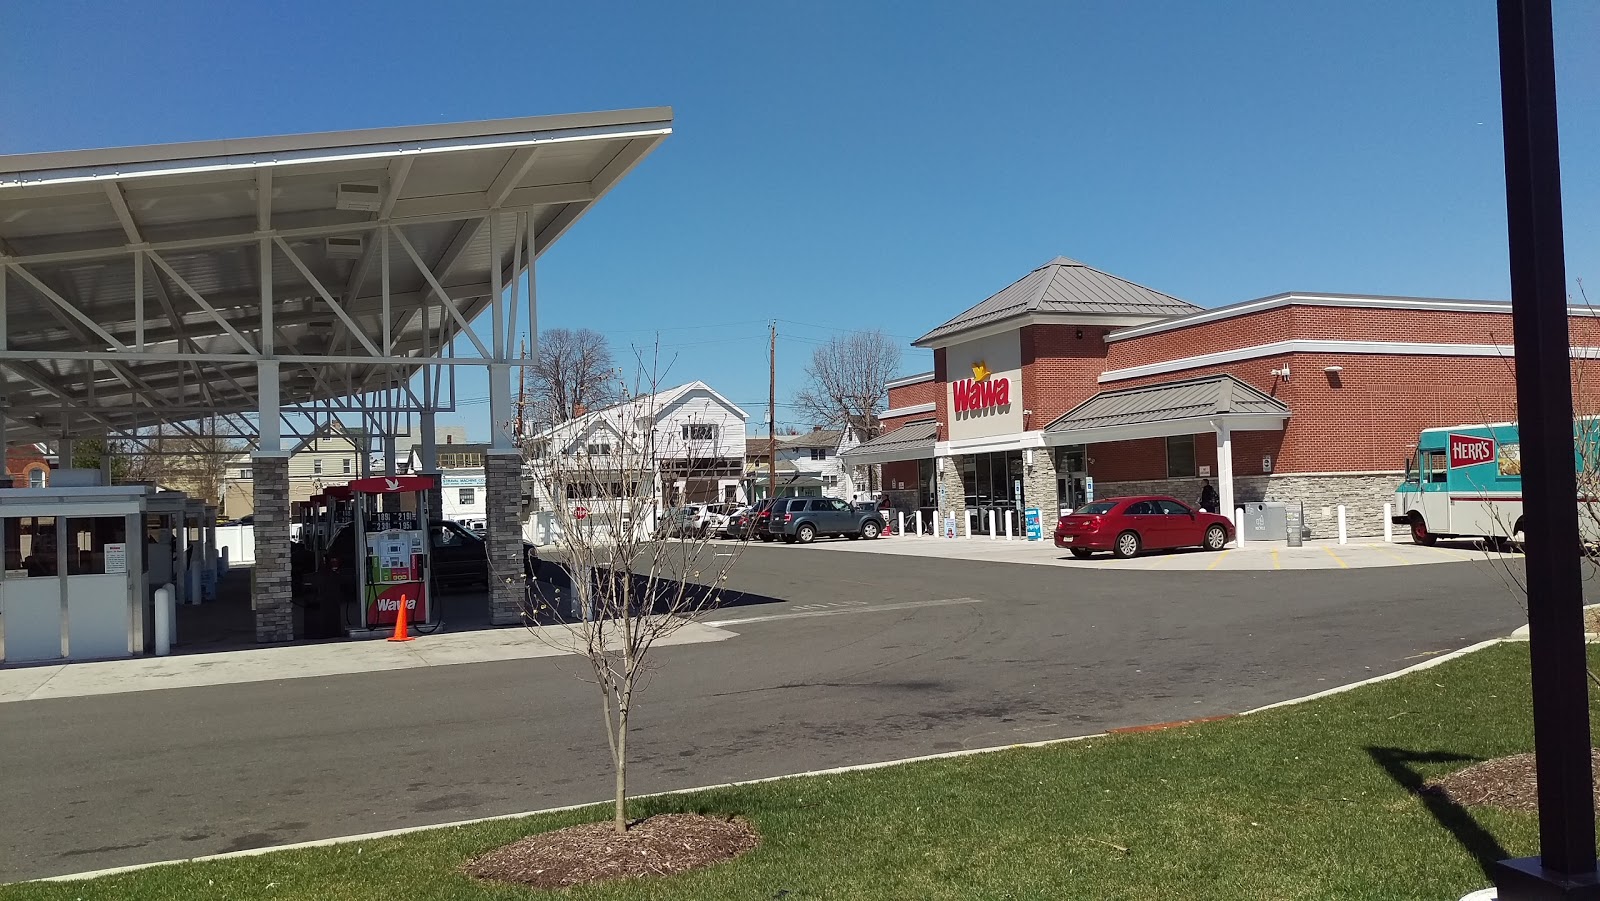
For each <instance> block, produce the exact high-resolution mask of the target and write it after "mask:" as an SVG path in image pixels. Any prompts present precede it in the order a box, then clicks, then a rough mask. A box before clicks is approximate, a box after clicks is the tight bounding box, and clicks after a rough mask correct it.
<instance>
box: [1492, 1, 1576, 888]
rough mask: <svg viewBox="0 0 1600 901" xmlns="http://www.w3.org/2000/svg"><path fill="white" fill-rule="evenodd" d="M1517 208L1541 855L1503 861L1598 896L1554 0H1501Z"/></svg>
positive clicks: (1519, 359)
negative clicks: (1562, 215)
mask: <svg viewBox="0 0 1600 901" xmlns="http://www.w3.org/2000/svg"><path fill="white" fill-rule="evenodd" d="M1499 6H1500V96H1501V111H1502V112H1501V114H1502V117H1503V121H1504V126H1505V148H1506V214H1507V215H1506V220H1507V229H1508V232H1509V238H1510V249H1511V317H1512V326H1513V329H1514V332H1515V340H1516V372H1517V419H1518V421H1519V422H1520V424H1521V442H1522V498H1523V516H1524V530H1523V534H1524V536H1525V537H1526V539H1527V554H1526V559H1525V563H1526V569H1527V586H1528V628H1529V632H1530V636H1529V647H1528V652H1529V655H1530V656H1531V657H1532V659H1533V736H1534V737H1533V742H1534V752H1535V755H1536V757H1537V763H1536V766H1537V769H1538V776H1539V853H1540V856H1539V857H1527V858H1520V859H1516V860H1503V861H1501V862H1500V863H1499V864H1497V865H1496V867H1495V870H1494V880H1495V884H1496V885H1497V886H1498V887H1499V890H1500V899H1501V901H1552V899H1562V901H1574V899H1585V901H1590V899H1600V880H1597V877H1596V873H1595V846H1594V842H1595V826H1594V780H1593V774H1592V773H1591V771H1590V760H1589V748H1590V742H1589V686H1588V682H1587V673H1586V670H1585V660H1584V640H1583V583H1582V572H1581V570H1580V566H1581V559H1580V554H1581V550H1580V545H1579V533H1578V509H1577V497H1578V484H1577V474H1576V467H1575V465H1574V462H1573V456H1574V446H1573V427H1572V381H1571V379H1572V375H1571V369H1570V365H1571V363H1570V360H1571V358H1570V355H1569V354H1570V351H1569V349H1568V348H1569V347H1570V346H1571V342H1570V340H1569V338H1568V335H1567V272H1566V262H1565V259H1564V252H1563V248H1562V235H1561V155H1560V150H1559V147H1558V142H1557V133H1556V76H1555V54H1554V47H1553V43H1554V37H1553V32H1552V28H1551V17H1550V0H1499Z"/></svg>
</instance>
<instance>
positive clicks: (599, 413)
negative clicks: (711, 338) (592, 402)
mask: <svg viewBox="0 0 1600 901" xmlns="http://www.w3.org/2000/svg"><path fill="white" fill-rule="evenodd" d="M695 391H704V392H706V393H708V394H710V395H711V396H712V397H714V398H716V399H717V400H718V401H720V402H722V404H723V405H725V406H726V407H727V408H728V409H730V410H732V411H733V412H735V413H737V414H738V416H739V418H740V419H744V420H748V419H749V418H750V414H748V413H746V412H745V411H744V410H741V409H740V408H739V407H738V406H737V405H736V404H734V402H733V401H731V400H728V399H727V398H726V397H723V396H722V394H721V393H719V392H718V391H717V390H716V389H715V388H712V387H711V386H710V385H707V384H706V383H705V382H702V381H698V380H696V381H693V382H689V383H687V384H684V385H678V386H677V387H675V388H664V389H662V390H660V391H657V392H656V393H655V394H646V395H641V396H639V397H635V398H632V399H630V400H625V401H623V402H622V403H619V404H612V405H611V406H609V407H602V408H600V409H598V410H590V411H589V412H587V413H585V414H583V415H582V416H578V417H575V418H573V419H570V420H568V421H566V422H562V423H557V424H556V425H553V426H548V427H546V428H543V429H540V430H539V431H538V432H535V433H534V434H533V435H531V436H530V437H532V438H536V439H541V438H542V439H552V438H555V437H557V436H558V435H559V436H564V437H565V438H568V439H570V438H572V437H575V436H578V435H582V434H583V433H585V432H587V431H588V430H589V429H590V428H591V427H592V426H594V425H595V424H597V423H607V422H612V421H613V420H615V419H616V418H617V417H618V416H619V415H624V414H626V413H628V412H629V411H631V412H632V414H633V415H635V416H642V415H656V416H659V415H661V413H662V411H664V410H666V409H667V408H668V407H671V406H673V405H674V404H676V403H677V402H678V401H679V400H682V399H683V398H684V397H685V396H686V395H689V394H691V393H693V392H695ZM747 440H748V439H747Z"/></svg>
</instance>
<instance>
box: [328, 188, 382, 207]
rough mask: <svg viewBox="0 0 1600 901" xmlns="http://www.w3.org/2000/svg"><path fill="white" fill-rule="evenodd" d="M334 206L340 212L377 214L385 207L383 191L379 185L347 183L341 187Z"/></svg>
mask: <svg viewBox="0 0 1600 901" xmlns="http://www.w3.org/2000/svg"><path fill="white" fill-rule="evenodd" d="M333 206H334V208H335V209H340V210H356V211H359V212H363V213H376V212H377V211H378V210H379V209H380V208H382V206H383V189H382V188H380V187H378V186H377V185H370V184H363V183H360V182H346V183H344V184H341V185H339V196H338V198H337V199H336V200H335V201H334V204H333Z"/></svg>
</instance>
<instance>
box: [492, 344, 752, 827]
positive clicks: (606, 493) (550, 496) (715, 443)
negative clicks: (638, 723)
mask: <svg viewBox="0 0 1600 901" xmlns="http://www.w3.org/2000/svg"><path fill="white" fill-rule="evenodd" d="M643 368H644V367H643V366H641V369H643ZM659 384H660V379H659V377H658V374H657V372H656V367H655V366H654V365H652V366H651V367H650V371H649V372H648V373H647V374H646V375H645V376H643V377H641V378H639V379H638V380H636V383H635V384H634V385H633V386H632V388H631V389H629V390H625V391H623V397H622V400H621V402H620V403H618V404H617V405H615V406H613V407H611V408H609V409H606V410H604V411H602V412H600V413H599V414H598V415H596V416H591V417H589V418H587V419H586V420H584V421H582V422H570V421H569V422H564V423H561V424H558V425H555V426H552V427H549V428H546V429H544V430H542V431H540V432H538V433H536V434H534V435H532V436H530V448H531V450H530V457H531V459H530V461H529V465H530V468H531V469H532V471H533V480H534V482H535V484H536V485H538V486H540V487H539V490H541V491H542V492H543V493H544V494H545V496H546V501H545V503H543V504H541V506H543V507H546V508H547V511H546V512H544V513H542V514H541V515H542V516H543V517H545V527H546V528H548V532H549V543H548V544H547V545H546V547H547V550H546V553H545V556H546V558H547V560H550V561H559V562H560V564H561V565H562V566H563V567H564V568H565V569H566V571H567V572H568V573H569V574H570V577H571V584H570V587H567V588H548V587H547V586H546V585H545V584H543V583H541V584H537V585H535V586H534V587H533V589H532V590H531V591H530V592H529V603H528V607H527V609H526V610H525V612H524V616H525V619H526V620H527V622H528V625H529V626H530V628H531V631H532V632H533V633H534V634H535V635H536V636H538V637H539V638H540V639H542V640H544V641H547V642H549V643H551V644H552V645H554V646H557V647H561V648H563V649H565V650H571V651H574V652H576V653H577V654H579V655H581V656H583V657H584V658H585V659H587V661H588V662H589V674H591V675H592V676H593V680H594V684H595V685H596V687H597V689H598V691H599V699H600V702H601V709H602V713H603V715H604V719H605V727H606V741H607V746H608V748H609V750H610V755H611V764H612V767H613V770H614V773H615V792H614V795H613V811H612V823H613V825H614V827H615V829H616V831H617V832H618V833H619V834H623V833H626V831H627V828H628V816H627V800H628V791H627V773H628V731H629V726H630V723H631V717H632V713H633V711H634V708H635V706H636V705H637V703H638V692H639V689H640V687H641V684H642V682H643V681H644V680H645V678H646V677H647V676H648V674H649V673H650V672H651V670H652V669H653V667H652V663H653V659H652V657H651V653H650V652H651V649H652V648H654V647H655V645H656V643H657V642H659V641H661V640H663V639H667V638H669V637H670V636H672V635H674V634H675V633H677V632H679V631H680V630H682V629H683V628H685V627H686V626H688V625H690V624H691V623H693V622H695V621H696V620H697V619H698V618H700V617H701V615H702V614H704V613H706V612H708V611H710V610H713V609H715V608H716V607H717V606H718V605H719V604H720V603H721V601H722V598H723V592H724V588H725V586H726V584H727V579H728V574H729V572H730V570H731V569H732V567H733V566H734V564H735V562H736V561H737V559H738V557H737V549H732V553H727V551H728V550H729V549H725V548H719V550H723V551H724V553H720V554H714V553H712V552H711V548H710V546H709V545H708V542H709V540H710V539H711V538H713V537H715V536H714V535H713V534H711V532H710V531H709V530H707V529H705V528H703V526H702V524H699V523H694V522H692V521H691V520H689V519H688V518H687V517H686V515H685V512H684V511H683V510H681V509H680V510H673V511H668V512H667V513H666V515H665V516H660V517H658V516H657V512H656V511H657V504H658V502H659V501H660V499H661V497H662V495H663V493H664V487H663V486H664V484H670V483H672V482H675V481H677V480H680V479H681V480H684V481H685V483H686V484H688V483H690V482H692V481H694V480H696V479H711V478H736V477H737V474H738V472H739V471H740V469H741V468H742V465H743V452H744V438H743V432H742V430H739V429H730V430H728V431H731V432H732V434H727V435H724V434H722V431H723V430H724V429H726V428H727V425H728V424H727V423H723V422H711V421H707V422H704V423H702V422H699V421H696V420H695V419H693V418H691V419H688V420H684V419H682V418H672V419H671V420H670V422H668V423H662V422H659V421H658V418H657V417H658V414H659V413H660V412H661V408H662V404H663V401H664V400H670V398H664V397H663V394H662V392H661V391H660V388H659ZM725 443H728V446H729V447H732V444H737V447H736V449H734V450H731V451H728V452H726V453H724V452H723V450H722V448H723V446H724V444H725ZM546 565H549V564H548V563H547V564H546ZM551 623H553V624H554V625H553V626H552V625H544V624H551Z"/></svg>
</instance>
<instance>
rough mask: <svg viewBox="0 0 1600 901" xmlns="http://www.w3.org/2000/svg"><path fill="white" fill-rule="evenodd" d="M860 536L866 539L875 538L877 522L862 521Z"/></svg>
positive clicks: (876, 535)
mask: <svg viewBox="0 0 1600 901" xmlns="http://www.w3.org/2000/svg"><path fill="white" fill-rule="evenodd" d="M861 537H862V538H865V539H867V540H868V541H871V540H872V539H874V538H877V537H878V524H877V523H875V522H864V523H862V524H861Z"/></svg>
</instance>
